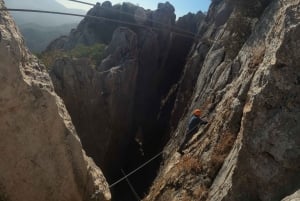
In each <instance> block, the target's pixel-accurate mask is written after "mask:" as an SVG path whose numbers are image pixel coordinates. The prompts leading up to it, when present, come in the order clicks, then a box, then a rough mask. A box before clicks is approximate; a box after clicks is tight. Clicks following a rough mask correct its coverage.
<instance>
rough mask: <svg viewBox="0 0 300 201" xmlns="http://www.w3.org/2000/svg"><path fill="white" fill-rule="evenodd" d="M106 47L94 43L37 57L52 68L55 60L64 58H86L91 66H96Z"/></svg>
mask: <svg viewBox="0 0 300 201" xmlns="http://www.w3.org/2000/svg"><path fill="white" fill-rule="evenodd" d="M105 48H106V46H105V45H104V44H101V43H96V44H94V45H91V46H85V45H77V46H76V47H75V48H73V49H72V50H70V51H65V50H54V51H50V52H46V53H43V54H38V55H37V57H38V58H39V59H40V60H41V61H42V62H43V63H44V64H45V65H46V66H47V67H48V68H50V67H51V66H53V64H54V62H55V61H56V60H57V59H61V58H64V57H70V58H87V59H89V60H90V61H91V63H92V64H94V65H98V64H100V63H101V61H102V59H103V58H104V50H105Z"/></svg>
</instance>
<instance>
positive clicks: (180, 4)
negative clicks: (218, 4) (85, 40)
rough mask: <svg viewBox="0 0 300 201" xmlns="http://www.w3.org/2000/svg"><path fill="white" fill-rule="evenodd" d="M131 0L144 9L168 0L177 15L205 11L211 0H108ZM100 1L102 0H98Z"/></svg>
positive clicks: (73, 5)
mask: <svg viewBox="0 0 300 201" xmlns="http://www.w3.org/2000/svg"><path fill="white" fill-rule="evenodd" d="M56 1H58V2H59V3H62V4H63V5H64V6H66V7H68V8H78V9H84V10H88V9H90V8H91V6H85V5H82V4H79V3H75V2H70V1H68V0H56ZM82 1H84V2H89V3H96V2H97V0H82ZM124 1H125V2H131V3H133V4H138V5H139V6H141V7H143V8H145V9H151V10H155V9H156V8H157V4H158V3H160V2H162V3H164V2H166V1H169V2H170V3H171V4H172V5H173V6H174V7H175V14H176V16H177V17H180V16H182V15H185V14H187V13H188V12H192V13H196V12H198V11H199V10H201V11H207V10H208V7H209V5H210V2H211V0H110V2H112V4H117V3H122V2H124ZM99 2H100V3H101V2H103V1H99Z"/></svg>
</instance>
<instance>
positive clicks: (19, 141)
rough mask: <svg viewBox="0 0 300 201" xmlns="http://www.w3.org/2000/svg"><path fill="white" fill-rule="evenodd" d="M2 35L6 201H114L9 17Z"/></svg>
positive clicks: (0, 118) (0, 106)
mask: <svg viewBox="0 0 300 201" xmlns="http://www.w3.org/2000/svg"><path fill="white" fill-rule="evenodd" d="M0 8H4V2H3V1H2V0H1V1H0ZM0 33H1V34H0V36H1V37H0V38H1V39H0V60H1V62H0V86H1V87H0V88H1V90H0V136H1V140H0V152H1V157H0V159H1V162H0V200H4V201H6V200H13V201H21V200H26V201H36V200H43V201H47V200H49V201H50V200H51V201H53V200H58V201H77V200H78V201H83V200H84V201H87V200H103V201H104V200H110V197H111V195H110V192H109V189H108V185H107V183H106V180H105V178H104V176H103V175H102V172H101V170H100V169H99V168H98V167H97V166H96V165H95V164H94V163H93V161H92V160H91V159H89V158H88V157H87V156H86V155H85V153H84V151H83V150H82V146H81V143H80V140H79V139H78V136H77V134H76V131H75V129H74V127H73V124H72V122H71V119H70V116H69V115H68V113H67V111H66V109H65V106H64V104H63V102H62V100H61V99H60V98H58V96H57V95H56V94H55V93H54V89H53V86H52V82H51V80H50V77H49V75H48V74H47V71H46V69H45V67H44V66H43V65H41V64H40V63H39V62H38V60H37V59H36V58H35V57H34V56H32V55H31V54H30V53H29V52H28V50H27V49H26V48H25V46H24V41H23V39H22V37H21V36H20V33H19V31H18V29H17V28H16V26H15V24H14V22H13V20H12V18H11V17H10V16H9V15H8V13H7V12H4V11H1V13H0Z"/></svg>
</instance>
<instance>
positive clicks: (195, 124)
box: [178, 109, 207, 155]
mask: <svg viewBox="0 0 300 201" xmlns="http://www.w3.org/2000/svg"><path fill="white" fill-rule="evenodd" d="M201 113H202V112H201V110H200V109H195V110H194V112H193V115H192V117H191V119H190V121H189V124H188V130H187V132H186V134H185V139H184V141H183V143H182V144H181V146H180V148H179V150H178V152H179V153H180V154H181V155H183V154H184V153H183V150H184V149H185V147H186V145H187V143H188V141H189V140H190V139H192V137H193V135H194V134H195V133H197V131H198V129H199V126H200V125H205V124H207V121H204V120H202V119H201V118H200V116H201Z"/></svg>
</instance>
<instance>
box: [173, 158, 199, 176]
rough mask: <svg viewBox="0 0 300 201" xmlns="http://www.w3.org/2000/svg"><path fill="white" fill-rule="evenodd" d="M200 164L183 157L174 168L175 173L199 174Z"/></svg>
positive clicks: (193, 159)
mask: <svg viewBox="0 0 300 201" xmlns="http://www.w3.org/2000/svg"><path fill="white" fill-rule="evenodd" d="M201 167H202V166H201V162H200V161H199V160H198V159H197V158H193V157H191V156H184V157H183V158H182V159H181V160H180V161H179V163H177V164H176V166H175V167H174V169H175V171H176V172H185V173H199V172H201Z"/></svg>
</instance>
